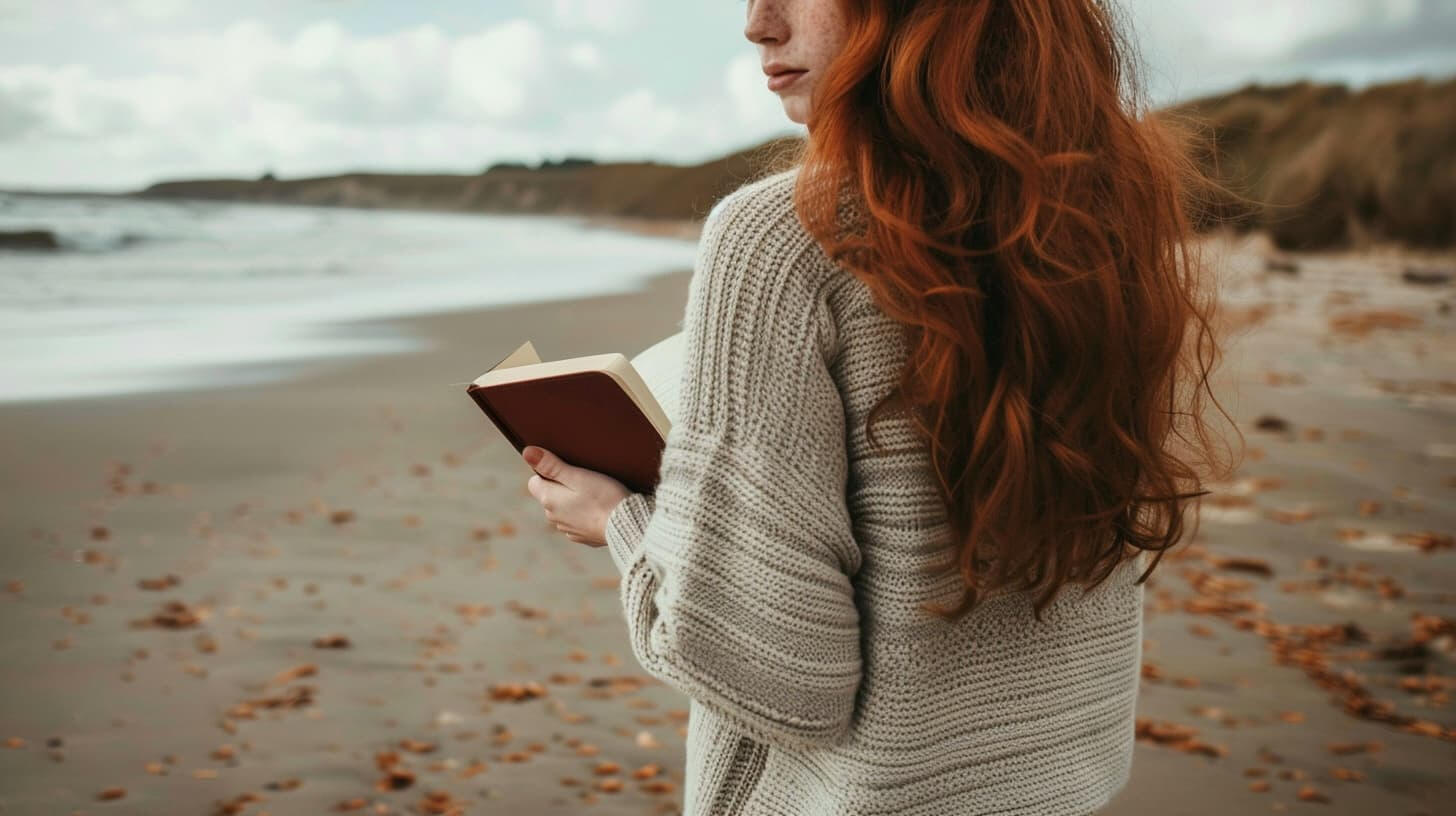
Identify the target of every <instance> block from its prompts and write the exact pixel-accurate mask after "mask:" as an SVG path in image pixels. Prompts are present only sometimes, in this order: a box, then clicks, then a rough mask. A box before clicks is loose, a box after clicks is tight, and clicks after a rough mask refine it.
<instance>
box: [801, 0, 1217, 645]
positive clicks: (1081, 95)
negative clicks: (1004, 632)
mask: <svg viewBox="0 0 1456 816" xmlns="http://www.w3.org/2000/svg"><path fill="white" fill-rule="evenodd" d="M841 2H842V4H843V7H844V9H845V13H846V15H847V17H848V19H849V22H850V30H851V32H852V33H851V35H850V39H849V42H848V44H847V46H846V48H845V49H844V51H843V52H842V53H841V54H840V55H839V56H838V57H837V58H836V60H835V62H834V63H833V65H832V66H830V68H829V69H828V70H827V71H826V72H825V76H824V78H823V79H822V80H820V83H819V85H818V86H817V87H816V89H815V98H814V100H813V105H812V106H811V107H812V112H811V114H810V117H811V118H810V120H809V122H808V126H809V137H808V140H807V142H806V143H805V144H804V146H803V148H802V149H801V151H800V152H799V154H798V161H799V164H800V173H799V177H798V182H797V186H796V188H795V206H796V209H797V210H798V212H799V215H800V218H801V219H802V220H803V222H804V223H805V225H806V227H807V228H808V229H809V230H810V232H811V233H813V234H814V236H815V237H816V238H817V239H818V240H819V242H820V243H821V245H822V246H824V247H825V249H826V250H827V251H828V252H829V254H830V256H831V257H833V258H835V259H836V260H838V261H839V262H841V263H842V264H843V265H845V266H846V267H847V268H849V269H851V270H852V271H853V272H854V274H856V275H857V276H858V277H860V278H861V279H862V280H864V281H865V283H866V284H867V285H868V286H869V287H870V288H871V290H872V291H873V293H874V297H875V299H876V302H877V303H878V305H879V306H880V307H881V308H882V309H883V310H884V312H885V313H886V314H887V315H888V316H890V317H891V318H893V319H894V320H896V321H897V322H898V323H900V324H902V325H903V326H904V329H905V331H906V337H907V341H908V348H909V358H908V363H907V365H906V366H905V368H904V370H903V373H902V375H901V378H900V381H899V383H898V387H897V388H896V389H895V391H894V392H892V393H891V394H890V395H888V396H887V397H886V398H885V399H884V400H881V401H880V402H879V403H877V404H876V405H875V406H874V409H873V410H872V411H871V413H870V415H869V425H870V426H873V424H874V422H875V421H876V420H877V419H879V418H882V417H883V416H884V414H885V412H886V411H888V410H890V409H891V408H892V407H894V406H896V405H898V406H899V407H901V408H903V409H908V413H909V414H910V416H911V417H912V418H913V419H914V424H915V427H916V428H918V430H919V432H920V433H921V434H922V435H923V437H924V439H925V440H926V441H927V443H928V446H929V451H930V458H931V461H932V463H933V466H934V471H935V474H936V477H937V480H938V484H939V488H938V489H939V492H940V494H941V497H942V499H943V500H944V502H945V505H946V508H947V512H948V515H947V522H948V524H949V526H950V529H951V530H952V532H953V534H954V536H955V541H956V542H958V546H957V547H955V548H954V553H953V556H954V557H953V560H952V561H951V562H949V563H948V564H946V565H945V566H944V567H940V566H937V567H936V571H949V570H956V571H958V572H959V573H960V576H961V578H962V579H963V582H964V593H963V596H962V598H961V602H960V604H959V605H957V606H955V607H954V608H953V609H947V608H945V607H943V606H939V605H934V604H925V605H924V606H923V608H924V609H925V610H926V611H929V612H932V613H934V614H936V615H939V616H941V617H943V618H946V619H949V620H956V619H958V618H959V617H961V616H962V615H964V614H966V613H967V612H969V611H970V610H971V609H972V608H974V606H975V604H976V602H977V599H978V598H979V597H982V596H983V595H986V594H989V593H991V592H992V591H994V590H997V589H1001V588H1007V589H1008V590H1017V589H1022V590H1032V591H1038V595H1037V597H1036V599H1035V602H1034V610H1035V615H1036V618H1037V619H1038V620H1040V619H1041V615H1042V610H1043V609H1044V608H1045V607H1046V605H1047V604H1049V603H1050V602H1051V601H1052V599H1053V598H1054V597H1055V596H1056V594H1057V592H1058V590H1060V588H1061V587H1062V586H1064V585H1065V584H1067V583H1069V582H1078V583H1082V584H1084V585H1086V586H1087V587H1088V588H1089V589H1090V588H1091V587H1095V586H1096V585H1097V584H1099V583H1101V582H1102V581H1103V580H1105V579H1106V578H1107V576H1108V575H1110V574H1111V573H1112V572H1113V570H1114V569H1115V568H1116V567H1117V566H1118V565H1119V564H1121V563H1122V562H1123V561H1125V560H1128V559H1131V558H1134V557H1136V556H1137V555H1138V554H1139V553H1140V552H1141V551H1155V552H1156V557H1154V558H1153V560H1152V563H1151V564H1149V565H1148V567H1147V570H1146V571H1145V572H1143V573H1142V575H1141V576H1139V578H1138V579H1137V580H1138V582H1139V583H1141V582H1143V581H1145V580H1146V579H1147V577H1148V575H1149V574H1150V573H1151V572H1152V570H1153V568H1154V567H1156V566H1157V564H1158V562H1159V561H1160V560H1161V558H1162V556H1163V553H1164V551H1166V550H1167V549H1168V548H1170V547H1172V546H1173V545H1174V544H1176V543H1177V542H1178V541H1179V540H1180V538H1182V536H1183V534H1184V527H1183V514H1184V511H1185V509H1186V506H1185V503H1186V502H1188V501H1189V500H1197V501H1199V502H1201V498H1200V497H1202V496H1203V495H1205V494H1207V493H1208V492H1210V491H1208V490H1202V489H1197V488H1199V487H1201V482H1200V481H1199V479H1200V468H1199V466H1200V465H1204V466H1211V465H1216V463H1217V460H1216V457H1215V456H1214V454H1215V452H1216V450H1215V449H1216V445H1215V442H1216V439H1215V437H1214V436H1213V435H1212V434H1210V433H1209V428H1208V426H1207V424H1206V422H1205V420H1204V417H1203V416H1202V413H1203V399H1202V395H1201V391H1200V389H1202V390H1206V391H1208V393H1209V395H1210V396H1212V391H1211V390H1209V389H1208V377H1209V373H1210V371H1211V370H1212V368H1213V367H1214V366H1215V364H1216V362H1217V360H1218V358H1219V357H1220V356H1221V352H1220V350H1219V348H1218V341H1217V339H1216V338H1217V335H1216V333H1215V331H1214V329H1213V326H1212V323H1213V318H1214V310H1215V308H1216V303H1217V298H1216V296H1215V294H1214V292H1213V291H1212V290H1211V289H1210V288H1209V287H1208V286H1206V283H1207V282H1208V281H1207V280H1206V279H1205V269H1204V266H1203V264H1202V263H1201V262H1200V258H1199V251H1198V246H1197V243H1196V242H1195V241H1194V240H1193V237H1194V236H1193V230H1194V222H1195V221H1196V220H1197V218H1198V217H1199V215H1200V212H1201V210H1200V206H1201V204H1202V203H1204V202H1207V201H1209V200H1211V199H1212V198H1213V195H1211V193H1213V192H1214V191H1217V190H1221V188H1218V187H1217V185H1216V184H1215V183H1214V182H1213V181H1212V180H1211V178H1210V177H1208V176H1206V175H1204V174H1203V173H1202V172H1201V170H1200V169H1199V166H1198V163H1197V161H1196V159H1195V158H1194V157H1193V150H1192V149H1191V148H1190V145H1192V144H1193V140H1192V139H1191V138H1190V134H1192V133H1193V130H1192V129H1191V128H1185V127H1183V126H1181V125H1179V124H1178V123H1176V122H1173V121H1169V120H1167V119H1165V118H1162V117H1158V116H1155V115H1149V114H1146V113H1145V110H1146V109H1145V102H1144V100H1143V96H1142V94H1143V91H1142V89H1141V88H1140V87H1139V85H1138V83H1137V82H1136V75H1135V72H1134V68H1135V67H1136V66H1135V64H1134V60H1135V52H1134V51H1133V50H1132V48H1131V46H1130V44H1129V42H1128V41H1127V39H1126V37H1125V35H1124V34H1123V33H1122V32H1120V31H1119V29H1118V27H1117V25H1115V23H1116V22H1117V18H1118V16H1119V15H1118V14H1117V13H1116V12H1115V10H1113V9H1110V8H1109V7H1108V6H1107V4H1106V3H1104V2H1095V1H1094V0H995V2H989V1H988V0H924V1H923V2H919V1H917V0H841ZM847 203H848V205H850V206H846V204H847ZM846 213H858V214H860V215H862V216H863V217H861V218H848V219H847V218H846V217H845V215H846ZM1213 401H1214V403H1215V404H1218V401H1217V398H1214V400H1213ZM1219 410H1220V411H1221V412H1222V413H1223V414H1224V416H1225V417H1227V416H1228V414H1227V412H1224V411H1223V409H1222V406H1221V405H1220V406H1219ZM867 433H869V435H870V438H871V440H872V441H873V440H874V437H873V427H869V428H867ZM875 444H876V445H878V444H879V443H878V442H875ZM1231 468H1232V465H1230V466H1229V467H1228V468H1226V469H1224V470H1220V471H1218V472H1217V475H1218V476H1219V477H1220V478H1222V477H1224V476H1226V475H1227V474H1228V473H1229V472H1230V470H1231ZM1183 486H1187V487H1191V488H1194V489H1192V490H1185V491H1183V492H1180V487H1183ZM1196 529H1197V528H1196V521H1195V527H1194V530H1195V532H1196Z"/></svg>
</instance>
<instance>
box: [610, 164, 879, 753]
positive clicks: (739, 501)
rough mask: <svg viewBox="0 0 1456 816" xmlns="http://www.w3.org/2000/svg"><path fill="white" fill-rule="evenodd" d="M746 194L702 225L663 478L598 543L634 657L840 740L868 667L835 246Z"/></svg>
mask: <svg viewBox="0 0 1456 816" xmlns="http://www.w3.org/2000/svg"><path fill="white" fill-rule="evenodd" d="M741 193H742V191H740V194H735V196H733V197H731V199H732V200H730V201H728V202H727V203H725V204H724V205H722V206H720V207H719V208H718V209H717V210H715V211H714V214H713V216H711V217H710V218H709V221H708V224H707V225H706V226H705V228H704V237H703V239H702V241H701V243H700V249H699V254H698V260H697V263H696V266H695V269H694V275H693V278H692V280H691V282H690V283H689V293H688V302H687V310H686V314H685V316H684V320H683V332H684V359H683V370H682V374H681V375H680V377H681V379H680V382H681V394H680V398H681V405H680V409H679V410H680V416H679V418H678V421H677V423H676V424H674V425H673V426H672V427H671V429H670V430H669V433H668V438H667V442H666V446H665V448H664V450H663V455H662V465H661V469H660V473H659V482H658V485H657V488H656V491H655V493H654V494H652V495H646V494H641V493H633V494H630V495H629V496H628V497H627V498H626V499H625V500H623V501H622V502H621V503H620V504H619V505H618V506H617V507H616V508H614V509H613V511H612V513H611V514H610V516H609V517H608V520H607V530H606V540H607V547H608V549H609V552H610V554H611V558H612V560H613V562H614V563H615V564H616V565H617V567H618V569H619V571H620V572H621V574H622V583H621V601H622V605H623V609H624V613H625V616H626V621H627V628H628V634H629V637H630V640H631V646H632V651H633V653H634V655H635V657H636V659H637V660H638V662H640V663H641V664H642V666H643V668H644V669H646V670H647V671H648V672H649V673H650V674H652V675H653V676H655V677H657V678H659V679H661V680H663V681H664V682H666V683H668V684H669V685H672V686H674V687H676V688H677V689H679V690H680V691H682V692H683V693H685V694H686V695H688V696H689V697H692V698H693V699H695V700H697V701H698V702H699V703H701V704H704V705H707V706H711V707H714V708H715V709H716V710H717V712H718V713H720V714H722V715H724V716H725V717H726V718H727V719H728V720H729V721H730V722H731V723H733V724H735V725H736V726H738V727H739V728H740V729H741V730H742V731H744V732H745V733H747V734H749V735H751V736H754V737H756V738H758V739H759V740H762V741H766V742H770V743H778V744H783V745H798V746H806V745H807V746H813V745H827V744H834V743H836V742H838V741H840V740H841V739H843V738H844V736H845V735H846V734H847V732H848V729H849V724H850V721H851V718H852V715H853V712H854V708H855V699H856V695H857V693H858V689H859V683H860V676H861V655H860V630H859V613H858V608H857V607H856V605H855V597H854V592H853V586H852V584H851V582H850V576H852V575H853V574H854V573H855V572H856V571H857V570H858V569H859V564H860V553H859V550H858V548H857V546H856V544H855V541H854V536H853V533H852V531H851V524H850V517H849V512H848V508H847V507H846V500H845V486H846V479H847V474H848V461H847V454H846V448H845V434H844V431H845V426H844V408H843V403H842V399H841V397H840V393H839V389H838V387H837V386H836V384H835V381H834V379H833V377H832V376H831V373H830V370H829V367H828V365H827V362H826V361H827V360H828V359H830V348H829V347H830V344H832V343H833V342H834V341H835V339H836V338H835V332H834V329H833V326H832V322H831V321H830V320H829V318H828V314H829V310H828V306H827V304H826V302H825V296H824V292H825V288H826V286H827V285H828V283H829V278H828V276H826V275H825V274H824V267H825V265H826V264H828V260H827V259H826V258H824V256H823V255H822V253H821V251H820V250H819V249H818V248H817V245H815V244H813V243H812V239H810V238H809V237H808V235H807V234H806V233H803V232H802V230H801V229H799V228H798V227H797V220H794V221H792V222H790V221H788V220H787V219H796V216H795V215H794V213H793V211H792V208H791V207H788V208H785V207H783V206H774V207H769V206H763V205H762V203H761V202H760V201H759V199H758V198H757V197H751V196H745V195H742V194H741Z"/></svg>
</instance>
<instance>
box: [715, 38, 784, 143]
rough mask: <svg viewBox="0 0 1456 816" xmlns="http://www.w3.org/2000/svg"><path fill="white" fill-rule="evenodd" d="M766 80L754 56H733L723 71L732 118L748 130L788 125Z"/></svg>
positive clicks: (781, 107)
mask: <svg viewBox="0 0 1456 816" xmlns="http://www.w3.org/2000/svg"><path fill="white" fill-rule="evenodd" d="M767 80H768V77H767V76H765V75H764V73H763V68H762V65H761V63H760V62H759V59H758V55H757V54H754V53H749V54H742V55H740V56H737V57H734V58H733V60H732V61H731V62H729V63H728V68H727V69H726V70H725V71H724V72H723V89H724V91H725V93H727V95H728V101H729V103H730V104H731V105H732V106H733V115H734V117H735V118H736V121H737V122H738V123H739V124H740V126H742V127H743V128H745V129H756V128H763V127H771V126H774V125H778V124H784V125H788V124H789V120H788V118H787V117H785V116H784V105H783V103H782V102H780V101H779V98H778V96H777V95H775V94H774V93H773V92H772V91H770V90H769V89H768V86H767V85H766V84H765V83H766V82H767Z"/></svg>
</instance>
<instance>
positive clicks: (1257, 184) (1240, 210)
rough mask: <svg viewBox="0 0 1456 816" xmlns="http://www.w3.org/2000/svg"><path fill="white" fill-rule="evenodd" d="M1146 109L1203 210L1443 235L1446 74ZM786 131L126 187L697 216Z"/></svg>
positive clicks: (1455, 128) (1388, 234) (1222, 215)
mask: <svg viewBox="0 0 1456 816" xmlns="http://www.w3.org/2000/svg"><path fill="white" fill-rule="evenodd" d="M1158 115H1160V116H1169V117H1174V118H1176V119H1178V120H1180V121H1185V122H1191V123H1192V124H1193V125H1194V127H1195V129H1196V130H1197V131H1199V132H1200V133H1201V136H1202V138H1203V139H1204V142H1203V144H1202V145H1201V147H1200V148H1199V150H1198V152H1199V154H1200V155H1201V156H1202V157H1203V158H1204V163H1205V166H1206V168H1207V169H1208V170H1209V172H1210V174H1211V175H1213V176H1214V177H1215V178H1217V179H1218V180H1219V181H1220V182H1221V183H1223V184H1224V185H1225V186H1226V187H1227V188H1229V189H1230V190H1233V191H1235V192H1236V193H1237V194H1238V195H1239V196H1240V197H1242V198H1243V199H1245V200H1244V201H1239V200H1236V199H1234V198H1228V197H1225V198H1220V199H1219V200H1216V201H1214V202H1211V203H1212V205H1213V207H1212V216H1213V217H1212V218H1211V219H1210V220H1208V221H1207V222H1205V225H1210V224H1213V223H1224V224H1232V225H1233V226H1235V227H1236V228H1238V229H1241V230H1247V229H1266V230H1268V231H1269V233H1270V234H1271V236H1272V237H1273V239H1274V241H1275V243H1276V244H1278V245H1279V246H1280V247H1282V248H1285V249H1323V248H1339V247H1348V246H1360V245H1367V244H1370V243H1374V242H1394V243H1401V244H1406V245H1410V246H1418V247H1452V246H1456V220H1453V219H1456V215H1453V213H1456V80H1447V81H1444V82H1438V83H1432V82H1427V81H1425V80H1419V79H1418V80H1411V81H1405V82H1397V83H1391V84H1386V85H1379V86H1374V87H1370V88H1367V89H1365V90H1362V91H1358V92H1357V91H1351V90H1349V89H1348V88H1346V87H1344V86H1341V85H1317V84H1312V83H1308V82H1300V83H1295V84H1290V85H1281V86H1258V85H1251V86H1248V87H1245V88H1242V89H1239V90H1237V91H1233V92H1231V93H1226V94H1221V95H1217V96H1209V97H1205V98H1202V99H1196V100H1193V101H1190V102H1186V103H1183V104H1180V105H1178V106H1175V107H1171V108H1167V109H1165V110H1163V111H1160V112H1159V114H1158ZM798 146H799V142H798V140H797V139H794V138H784V139H776V140H773V141H770V142H767V143H765V144H761V145H757V146H755V147H752V148H749V149H747V150H743V151H740V152H737V153H733V154H731V155H728V156H724V157H723V158H720V159H715V160H713V161H709V162H706V163H703V164H698V165H691V166H679V165H670V164H659V163H655V162H623V163H602V164H598V163H594V162H591V161H585V160H568V161H565V162H562V163H560V164H550V165H545V166H541V167H536V168H531V167H526V166H524V165H518V164H517V165H511V164H501V165H497V166H494V167H492V168H490V169H489V170H487V171H486V172H484V173H480V174H476V175H401V174H383V173H349V174H346V175H339V176H327V177H320V178H302V179H289V180H276V179H272V178H264V179H258V180H227V179H219V180H200V181H175V182H165V183H161V184H155V185H153V186H151V187H149V188H147V189H146V190H144V191H142V192H141V193H139V195H142V196H147V197H158V198H164V197H172V198H204V199H223V200H236V201H268V202H280V203H299V204H325V205H342V206H354V207H418V208H429V209H448V210H461V211H475V212H496V213H558V214H578V215H593V216H606V217H623V218H649V219H672V220H697V219H701V218H702V217H703V216H704V215H705V214H706V213H707V212H708V210H709V209H710V208H711V207H712V205H713V204H714V203H715V202H716V201H717V200H718V199H719V198H721V197H722V196H723V195H725V194H726V193H728V192H729V191H731V190H733V189H734V188H736V187H738V186H739V185H741V184H744V183H746V182H748V181H752V180H753V179H756V178H759V177H761V176H763V175H765V174H767V173H769V172H772V171H773V170H775V169H778V168H780V167H783V166H786V163H787V162H789V161H791V160H792V157H793V152H794V151H795V150H796V149H797V147H798ZM1250 201H1252V203H1250Z"/></svg>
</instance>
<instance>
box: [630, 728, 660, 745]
mask: <svg viewBox="0 0 1456 816" xmlns="http://www.w3.org/2000/svg"><path fill="white" fill-rule="evenodd" d="M636 742H637V747H638V748H660V747H662V743H660V742H658V741H657V738H656V737H654V736H652V732H651V731H638V732H637V737H636Z"/></svg>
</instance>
